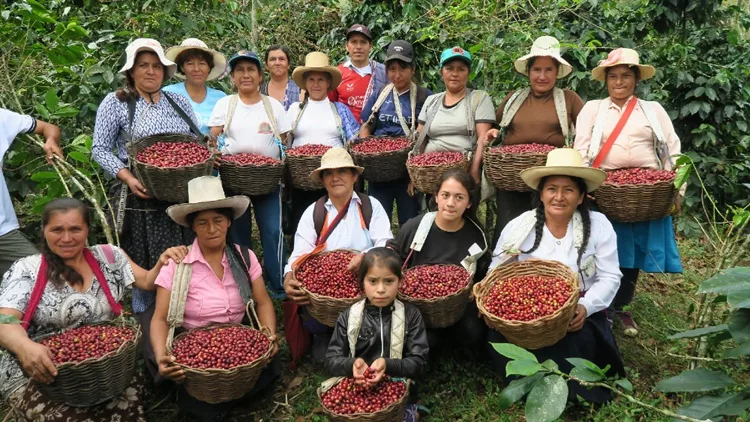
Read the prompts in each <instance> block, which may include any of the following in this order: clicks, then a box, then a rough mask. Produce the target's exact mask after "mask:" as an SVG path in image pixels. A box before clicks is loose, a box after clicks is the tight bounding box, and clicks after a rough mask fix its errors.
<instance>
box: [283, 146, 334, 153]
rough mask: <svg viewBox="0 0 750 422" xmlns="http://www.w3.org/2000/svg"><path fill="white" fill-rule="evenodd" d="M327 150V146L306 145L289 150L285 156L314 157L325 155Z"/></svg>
mask: <svg viewBox="0 0 750 422" xmlns="http://www.w3.org/2000/svg"><path fill="white" fill-rule="evenodd" d="M329 149H331V147H330V146H328V145H320V144H307V145H302V146H299V147H294V148H290V149H289V150H288V151H287V152H286V154H287V155H291V156H316V155H323V154H325V153H326V151H328V150H329Z"/></svg>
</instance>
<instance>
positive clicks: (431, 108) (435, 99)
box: [410, 92, 445, 155]
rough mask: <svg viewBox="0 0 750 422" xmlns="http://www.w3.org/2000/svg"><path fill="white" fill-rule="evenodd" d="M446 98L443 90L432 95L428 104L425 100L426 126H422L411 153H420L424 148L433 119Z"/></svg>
mask: <svg viewBox="0 0 750 422" xmlns="http://www.w3.org/2000/svg"><path fill="white" fill-rule="evenodd" d="M444 98H445V92H441V93H440V94H436V95H434V96H432V101H430V103H429V104H428V103H427V102H426V101H425V105H424V107H425V110H426V116H425V122H424V127H422V131H421V132H419V138H417V142H415V143H414V148H413V149H412V150H411V153H410V154H411V155H416V154H419V153H420V151H421V150H422V144H423V143H424V141H425V140H426V139H427V132H429V131H430V126H432V121H433V120H435V116H436V115H437V112H438V109H439V108H440V104H441V103H442V102H443V99H444Z"/></svg>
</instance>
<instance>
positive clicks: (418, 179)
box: [406, 154, 471, 195]
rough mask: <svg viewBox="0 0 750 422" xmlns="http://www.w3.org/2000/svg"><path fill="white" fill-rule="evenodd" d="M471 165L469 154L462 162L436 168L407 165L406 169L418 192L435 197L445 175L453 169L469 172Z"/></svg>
mask: <svg viewBox="0 0 750 422" xmlns="http://www.w3.org/2000/svg"><path fill="white" fill-rule="evenodd" d="M470 164H471V162H470V161H469V155H468V154H467V155H465V158H464V159H463V160H462V161H456V162H453V163H447V164H439V165H434V166H417V165H414V164H409V163H406V169H407V170H408V171H409V177H410V178H411V181H412V182H413V183H414V186H415V187H416V188H417V190H419V191H420V192H422V193H426V194H430V195H433V194H434V193H435V191H437V189H438V183H439V182H440V178H441V177H442V176H443V173H445V172H446V171H447V170H450V169H453V168H462V169H464V170H466V171H469V166H470Z"/></svg>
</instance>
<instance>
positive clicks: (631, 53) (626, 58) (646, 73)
mask: <svg viewBox="0 0 750 422" xmlns="http://www.w3.org/2000/svg"><path fill="white" fill-rule="evenodd" d="M621 64H624V65H627V66H637V67H638V69H640V72H641V80H642V81H645V80H646V79H649V78H651V77H653V76H654V74H655V73H656V69H654V67H653V66H649V65H646V64H641V59H640V57H639V56H638V52H637V51H635V50H633V49H630V48H618V49H615V50H612V51H611V52H610V53H609V55H608V56H607V58H606V59H604V60H600V61H599V65H598V66H597V67H595V68H594V70H592V71H591V75H592V76H593V77H594V79H595V80H597V81H604V75H605V72H604V70H605V69H606V68H608V67H614V66H618V65H621Z"/></svg>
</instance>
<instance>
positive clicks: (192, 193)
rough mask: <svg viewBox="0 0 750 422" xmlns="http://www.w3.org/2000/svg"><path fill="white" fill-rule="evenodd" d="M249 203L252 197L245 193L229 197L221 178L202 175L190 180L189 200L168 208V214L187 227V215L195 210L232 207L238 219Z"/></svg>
mask: <svg viewBox="0 0 750 422" xmlns="http://www.w3.org/2000/svg"><path fill="white" fill-rule="evenodd" d="M249 205H250V198H248V197H247V196H245V195H237V196H232V197H230V198H227V197H226V195H225V194H224V187H223V186H222V185H221V178H219V177H216V176H201V177H196V178H195V179H192V180H191V181H189V182H188V202H187V203H184V204H178V205H172V206H171V207H169V208H167V215H169V217H170V218H171V219H172V220H174V222H175V223H177V224H179V225H181V226H185V227H187V225H188V223H187V216H188V215H190V214H192V213H194V212H199V211H205V210H214V209H218V208H231V209H232V213H233V214H234V219H235V220H236V219H237V218H239V217H240V216H241V215H242V214H244V213H245V211H246V210H247V207H248V206H249Z"/></svg>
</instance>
